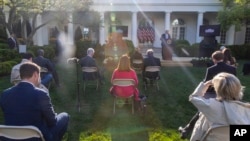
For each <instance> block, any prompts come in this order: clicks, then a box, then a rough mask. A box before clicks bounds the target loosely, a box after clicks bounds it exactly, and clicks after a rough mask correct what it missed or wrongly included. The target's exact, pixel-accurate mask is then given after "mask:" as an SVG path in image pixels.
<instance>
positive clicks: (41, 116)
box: [0, 62, 69, 141]
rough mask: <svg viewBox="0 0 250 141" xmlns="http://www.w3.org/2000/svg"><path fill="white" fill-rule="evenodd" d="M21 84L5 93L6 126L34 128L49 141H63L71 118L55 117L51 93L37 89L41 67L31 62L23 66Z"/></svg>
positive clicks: (2, 102)
mask: <svg viewBox="0 0 250 141" xmlns="http://www.w3.org/2000/svg"><path fill="white" fill-rule="evenodd" d="M20 77H21V82H19V83H18V84H17V85H15V86H12V87H11V88H8V89H6V90H4V91H3V93H2V94H1V98H0V107H1V110H2V112H3V117H4V124H5V125H15V126H22V125H33V126H36V127H37V128H39V130H40V131H41V132H42V134H43V136H44V138H45V140H46V141H61V140H62V138H63V135H64V134H65V132H66V131H67V127H68V123H69V115H68V113H66V112H62V113H55V111H54V108H53V106H52V105H53V104H52V103H51V98H50V96H49V93H48V92H46V91H44V90H42V89H39V88H37V87H36V86H37V85H38V84H39V79H40V67H39V66H38V65H36V64H35V63H32V62H26V63H23V64H22V65H21V66H20Z"/></svg>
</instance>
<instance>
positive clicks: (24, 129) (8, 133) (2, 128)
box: [0, 125, 45, 141]
mask: <svg viewBox="0 0 250 141" xmlns="http://www.w3.org/2000/svg"><path fill="white" fill-rule="evenodd" d="M0 137H5V138H7V139H14V140H23V139H30V138H40V139H41V141H45V139H44V137H43V134H42V133H41V131H40V130H39V129H38V128H37V127H35V126H9V125H0Z"/></svg>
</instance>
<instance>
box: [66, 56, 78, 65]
mask: <svg viewBox="0 0 250 141" xmlns="http://www.w3.org/2000/svg"><path fill="white" fill-rule="evenodd" d="M78 61H79V59H78V58H76V57H73V58H69V59H67V63H68V64H76V63H78Z"/></svg>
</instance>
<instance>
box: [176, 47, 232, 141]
mask: <svg viewBox="0 0 250 141" xmlns="http://www.w3.org/2000/svg"><path fill="white" fill-rule="evenodd" d="M212 60H213V62H214V65H213V66H211V67H209V68H207V71H206V76H205V79H204V82H207V81H209V80H212V79H213V77H214V76H215V75H217V74H219V73H221V72H226V73H230V74H233V75H235V76H236V67H234V66H231V65H228V64H226V63H225V62H223V60H224V55H223V53H222V52H221V51H215V52H214V53H213V54H212ZM215 97H216V93H215V90H214V88H213V87H211V86H210V87H209V88H208V89H207V91H206V93H205V94H204V98H207V99H208V98H215ZM198 118H199V112H197V113H196V114H195V116H193V118H192V119H191V120H190V121H189V123H188V124H187V125H186V126H185V127H184V128H182V127H179V129H178V130H179V131H180V132H181V138H187V136H188V134H189V133H190V132H192V130H193V128H194V125H195V123H196V121H197V120H198Z"/></svg>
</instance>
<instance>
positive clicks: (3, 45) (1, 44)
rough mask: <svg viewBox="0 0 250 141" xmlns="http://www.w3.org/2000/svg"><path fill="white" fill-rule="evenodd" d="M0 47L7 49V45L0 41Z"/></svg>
mask: <svg viewBox="0 0 250 141" xmlns="http://www.w3.org/2000/svg"><path fill="white" fill-rule="evenodd" d="M0 49H9V46H8V44H7V43H1V41H0Z"/></svg>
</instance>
